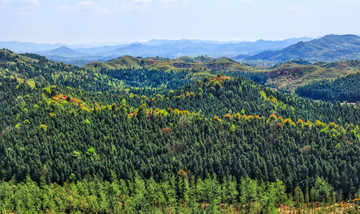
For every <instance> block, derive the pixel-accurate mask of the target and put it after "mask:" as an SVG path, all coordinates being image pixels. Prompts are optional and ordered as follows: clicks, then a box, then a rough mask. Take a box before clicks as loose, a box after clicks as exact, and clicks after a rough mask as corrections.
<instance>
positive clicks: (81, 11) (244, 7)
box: [0, 0, 360, 44]
mask: <svg viewBox="0 0 360 214" xmlns="http://www.w3.org/2000/svg"><path fill="white" fill-rule="evenodd" d="M359 9H360V0H0V41H15V40H17V41H26V42H37V43H66V44H84V43H94V42H99V43H103V42H116V43H128V42H135V41H147V40H151V39H202V40H219V41H255V40H258V39H266V40H281V39H286V38H293V37H303V36H307V37H312V38H316V37H320V36H323V35H326V34H357V35H360V22H359V20H360V13H359V12H358V10H359Z"/></svg>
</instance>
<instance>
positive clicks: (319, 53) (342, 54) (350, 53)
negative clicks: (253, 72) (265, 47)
mask: <svg viewBox="0 0 360 214" xmlns="http://www.w3.org/2000/svg"><path fill="white" fill-rule="evenodd" d="M239 58H242V56H240V57H239ZM293 59H303V60H307V61H312V62H316V61H340V60H350V59H360V37H359V36H356V35H351V34H349V35H326V36H324V37H322V38H319V39H315V40H311V41H307V42H302V41H301V42H298V43H296V44H294V45H291V46H289V47H287V48H284V49H281V50H278V51H265V52H262V53H259V54H255V55H253V56H250V57H246V58H245V60H265V61H275V62H283V61H288V60H293Z"/></svg>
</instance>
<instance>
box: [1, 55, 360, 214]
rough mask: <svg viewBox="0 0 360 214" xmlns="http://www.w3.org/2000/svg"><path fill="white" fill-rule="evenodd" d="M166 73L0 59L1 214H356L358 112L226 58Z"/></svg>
mask: <svg viewBox="0 0 360 214" xmlns="http://www.w3.org/2000/svg"><path fill="white" fill-rule="evenodd" d="M181 60H182V61H181ZM119 61H120V62H119ZM169 61H170V60H168V59H163V58H149V59H140V58H134V57H130V56H127V57H125V58H121V59H118V60H114V61H110V62H108V63H103V64H99V63H93V64H90V65H87V66H84V67H76V66H71V65H67V64H64V63H56V62H52V61H50V60H47V59H46V58H44V57H41V56H38V55H34V54H23V55H19V54H15V53H13V52H11V51H8V50H0V115H1V120H0V169H1V171H0V180H1V181H0V211H1V212H3V213H289V212H292V211H297V212H301V213H316V212H318V213H328V212H332V213H341V212H343V213H344V212H347V213H357V211H358V209H359V204H358V200H359V193H360V191H359V190H360V180H359V177H360V156H359V154H360V128H359V125H360V109H359V105H356V104H354V105H343V104H341V103H340V102H338V100H337V99H334V100H331V99H329V100H331V101H334V102H323V101H314V100H311V99H307V98H302V97H300V96H298V95H296V94H293V93H283V92H281V91H278V90H275V89H273V88H269V87H266V86H264V85H262V84H265V82H266V78H268V77H267V76H266V72H267V71H264V70H262V71H261V70H259V68H256V67H252V66H250V65H245V64H239V63H236V62H233V61H231V60H227V59H210V58H206V57H198V58H190V59H189V58H185V59H180V60H179V59H178V60H175V61H171V62H169ZM349 77H352V76H351V75H349V76H346V77H343V78H340V79H339V80H341V79H345V78H349ZM336 81H337V80H335V81H334V84H335V82H336ZM350 90H351V89H349V91H350ZM354 93H356V92H354ZM299 94H300V93H299ZM304 96H305V95H304ZM305 97H308V96H305Z"/></svg>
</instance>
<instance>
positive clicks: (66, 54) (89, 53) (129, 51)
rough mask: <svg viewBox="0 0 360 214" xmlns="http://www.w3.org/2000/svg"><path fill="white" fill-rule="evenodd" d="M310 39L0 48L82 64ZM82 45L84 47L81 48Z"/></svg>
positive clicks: (242, 50) (229, 51) (248, 50)
mask: <svg viewBox="0 0 360 214" xmlns="http://www.w3.org/2000/svg"><path fill="white" fill-rule="evenodd" d="M309 40H311V38H307V37H302V38H291V39H286V40H282V41H266V40H258V41H255V42H221V41H204V40H187V39H182V40H157V39H154V40H150V41H148V42H142V43H132V44H126V45H113V46H100V47H92V48H87V47H76V46H73V48H72V47H70V46H68V45H64V44H55V45H49V44H36V43H24V42H0V48H7V49H10V50H13V51H15V52H18V53H25V52H30V53H36V54H40V55H43V56H46V57H47V58H49V59H51V60H55V61H61V62H65V63H71V64H75V65H84V64H87V63H90V62H95V61H99V62H105V61H107V60H110V59H114V58H118V57H121V56H124V55H132V56H136V57H155V56H161V57H167V58H177V57H181V56H192V57H195V56H211V57H224V56H225V57H235V56H238V55H239V54H242V55H244V56H250V55H254V54H257V53H261V52H263V51H266V50H280V49H282V48H285V47H288V46H289V45H292V44H295V43H297V42H299V41H309ZM83 46H84V45H83Z"/></svg>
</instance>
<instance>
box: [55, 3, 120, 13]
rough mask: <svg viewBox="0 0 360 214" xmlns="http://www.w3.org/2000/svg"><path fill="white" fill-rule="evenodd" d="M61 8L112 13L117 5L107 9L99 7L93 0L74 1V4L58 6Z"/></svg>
mask: <svg viewBox="0 0 360 214" xmlns="http://www.w3.org/2000/svg"><path fill="white" fill-rule="evenodd" d="M60 9H62V10H67V11H84V12H95V13H106V14H109V13H112V12H115V11H116V10H117V7H115V8H113V9H111V10H110V9H107V8H105V7H101V6H99V5H98V4H96V3H95V2H93V1H81V2H79V3H76V4H75V5H65V6H62V7H60Z"/></svg>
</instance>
